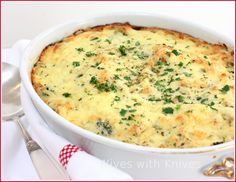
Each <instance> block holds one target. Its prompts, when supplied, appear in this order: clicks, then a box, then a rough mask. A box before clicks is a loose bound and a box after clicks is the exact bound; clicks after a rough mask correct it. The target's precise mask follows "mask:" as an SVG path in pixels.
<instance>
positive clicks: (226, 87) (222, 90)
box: [220, 85, 230, 94]
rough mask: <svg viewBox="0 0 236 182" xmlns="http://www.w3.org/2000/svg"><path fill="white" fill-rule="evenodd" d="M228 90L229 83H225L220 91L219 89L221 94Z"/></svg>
mask: <svg viewBox="0 0 236 182" xmlns="http://www.w3.org/2000/svg"><path fill="white" fill-rule="evenodd" d="M229 90H230V87H229V85H225V86H224V87H223V88H222V89H221V90H220V91H221V92H222V93H223V94H226V93H227V92H228V91H229Z"/></svg>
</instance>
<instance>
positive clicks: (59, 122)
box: [20, 13, 234, 180]
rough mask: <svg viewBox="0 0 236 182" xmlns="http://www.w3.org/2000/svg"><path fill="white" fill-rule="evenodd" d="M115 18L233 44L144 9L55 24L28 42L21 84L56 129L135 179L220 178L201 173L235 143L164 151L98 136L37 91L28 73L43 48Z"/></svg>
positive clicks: (222, 156) (203, 29)
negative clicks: (56, 107)
mask: <svg viewBox="0 0 236 182" xmlns="http://www.w3.org/2000/svg"><path fill="white" fill-rule="evenodd" d="M114 22H129V23H131V24H133V25H140V26H157V27H162V28H167V29H173V30H177V31H180V32H184V33H187V34H190V35H193V36H195V37H198V38H201V39H204V40H206V41H209V42H212V43H218V42H222V43H225V44H226V45H229V46H231V47H232V46H234V43H233V41H231V40H228V39H226V38H225V37H223V36H221V35H218V34H216V33H214V32H212V31H209V30H208V29H206V28H203V27H199V26H196V25H194V24H192V23H187V22H183V21H180V20H177V19H173V18H168V17H163V16H159V15H153V14H145V13H121V14H117V13H116V14H110V15H103V16H97V17H94V18H90V19H86V20H81V21H71V22H68V23H65V24H62V25H59V26H56V27H54V28H51V29H49V30H48V31H46V32H44V33H42V34H40V35H39V36H37V37H36V38H35V39H34V40H32V42H31V43H30V44H29V46H28V47H27V49H26V50H25V52H24V55H23V60H22V64H21V70H20V71H21V77H22V81H23V84H24V86H25V88H26V90H27V92H28V93H29V95H30V97H31V99H32V101H33V103H34V105H35V106H36V108H37V109H38V110H39V112H40V113H41V115H42V117H43V118H44V119H45V121H46V122H47V123H48V125H49V126H50V127H51V128H52V129H53V130H54V131H55V132H56V133H58V134H60V135H62V136H64V137H65V138H67V139H68V140H70V141H71V142H74V143H75V144H77V145H80V146H81V147H83V148H84V149H85V150H87V151H88V152H89V153H91V154H93V155H95V156H97V157H99V158H101V159H104V160H106V161H107V162H109V163H110V164H112V165H114V166H116V167H118V168H120V169H122V170H124V171H127V172H128V173H129V174H130V175H131V176H133V177H134V179H150V180H151V179H152V180H154V179H155V180H173V179H174V180H184V179H188V180H191V179H192V180H193V179H194V180H197V179H198V180H200V179H202V180H203V179H204V180H214V179H224V178H215V177H207V176H204V175H203V174H202V171H203V169H204V168H206V167H207V166H209V165H211V164H213V163H214V162H218V161H219V160H221V159H223V158H224V157H227V156H234V141H230V142H227V143H224V144H220V145H216V146H209V147H202V148H190V149H171V148H168V149H162V148H151V147H143V146H137V145H133V144H127V143H123V142H120V141H116V140H112V139H109V138H106V137H103V136H99V135H97V134H95V133H92V132H90V131H87V130H85V129H82V128H80V127H78V126H76V125H74V124H72V123H70V122H68V121H67V120H65V119H64V118H62V117H61V116H60V115H58V114H57V113H56V112H54V111H53V110H52V109H51V108H50V107H49V106H48V105H47V104H45V103H44V102H43V101H42V100H41V98H40V97H39V96H38V95H37V93H36V92H35V90H34V88H33V86H32V84H31V77H30V74H31V69H32V67H33V65H34V63H35V62H36V61H37V58H38V56H39V55H40V53H41V51H42V50H43V48H44V47H46V46H47V45H48V44H50V43H53V42H56V41H59V40H61V39H62V38H63V37H65V36H67V35H70V34H72V33H73V32H75V31H76V30H78V29H83V28H87V27H92V26H96V25H103V24H108V23H114ZM101 167H102V166H101ZM78 172H79V171H78Z"/></svg>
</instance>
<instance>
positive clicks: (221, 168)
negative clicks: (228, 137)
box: [203, 157, 234, 179]
mask: <svg viewBox="0 0 236 182" xmlns="http://www.w3.org/2000/svg"><path fill="white" fill-rule="evenodd" d="M203 174H205V175H206V176H222V177H226V178H228V179H234V158H233V157H226V158H225V159H223V161H222V162H221V163H218V164H214V165H212V166H210V167H208V168H207V169H205V170H204V172H203Z"/></svg>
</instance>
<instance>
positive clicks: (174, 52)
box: [172, 49, 180, 56]
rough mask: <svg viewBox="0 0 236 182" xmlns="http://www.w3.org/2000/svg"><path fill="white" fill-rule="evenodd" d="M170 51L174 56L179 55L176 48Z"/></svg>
mask: <svg viewBox="0 0 236 182" xmlns="http://www.w3.org/2000/svg"><path fill="white" fill-rule="evenodd" d="M172 53H173V54H174V55H176V56H179V55H180V53H179V52H178V51H177V50H176V49H174V50H173V51H172Z"/></svg>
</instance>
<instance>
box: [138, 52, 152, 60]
mask: <svg viewBox="0 0 236 182" xmlns="http://www.w3.org/2000/svg"><path fill="white" fill-rule="evenodd" d="M137 56H138V58H139V59H147V58H148V57H149V55H148V54H147V53H144V52H141V53H138V54H137Z"/></svg>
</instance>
